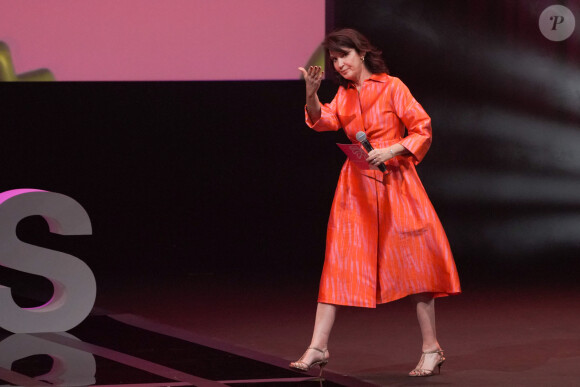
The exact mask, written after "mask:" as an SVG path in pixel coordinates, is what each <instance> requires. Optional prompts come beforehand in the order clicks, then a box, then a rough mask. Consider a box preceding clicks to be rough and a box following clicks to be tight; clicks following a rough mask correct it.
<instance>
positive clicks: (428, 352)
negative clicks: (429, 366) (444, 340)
mask: <svg viewBox="0 0 580 387" xmlns="http://www.w3.org/2000/svg"><path fill="white" fill-rule="evenodd" d="M423 353H424V354H425V355H429V354H431V353H440V354H443V350H442V349H436V350H434V351H425V352H423Z"/></svg>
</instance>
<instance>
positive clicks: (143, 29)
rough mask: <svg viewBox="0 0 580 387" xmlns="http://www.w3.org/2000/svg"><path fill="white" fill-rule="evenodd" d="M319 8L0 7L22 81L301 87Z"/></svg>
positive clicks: (238, 3)
mask: <svg viewBox="0 0 580 387" xmlns="http://www.w3.org/2000/svg"><path fill="white" fill-rule="evenodd" d="M324 10H325V4H324V0H292V1H271V0H212V1H207V0H171V1H166V0H84V1H77V0H27V1H15V0H0V26H1V28H0V41H4V42H5V43H7V44H8V45H9V46H10V49H11V50H12V55H13V58H14V64H15V66H16V70H17V71H18V72H19V73H22V72H26V71H30V70H34V69H37V68H41V67H43V68H49V69H50V70H51V71H52V72H53V73H54V74H55V76H56V78H57V80H60V81H93V80H94V81H103V80H114V81H117V80H129V81H133V80H276V79H298V77H299V72H298V71H297V70H296V68H297V67H298V66H300V65H305V64H306V63H307V62H308V60H309V58H310V57H311V56H312V55H313V53H314V52H315V51H316V49H317V47H318V46H319V44H320V42H321V41H322V39H323V37H324V26H325V16H324V15H325V12H324Z"/></svg>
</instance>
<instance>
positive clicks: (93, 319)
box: [0, 314, 371, 387]
mask: <svg viewBox="0 0 580 387" xmlns="http://www.w3.org/2000/svg"><path fill="white" fill-rule="evenodd" d="M286 365H287V362H286V361H284V360H282V359H278V358H274V357H271V356H267V355H263V354H260V353H257V352H254V351H251V350H246V349H242V348H236V347H235V346H232V345H226V344H224V343H220V342H217V341H214V340H211V339H208V338H204V337H201V336H198V335H195V334H192V333H190V332H187V331H184V330H180V329H177V328H172V327H169V326H165V325H163V324H159V323H155V322H152V321H150V320H146V319H143V318H140V317H138V316H135V315H130V314H124V315H95V314H93V315H91V316H90V317H89V318H87V319H86V320H85V321H83V323H81V324H80V325H79V326H77V327H75V328H74V329H72V330H70V331H69V332H66V333H39V334H11V333H8V332H4V333H3V334H2V336H1V341H0V381H2V382H4V383H3V384H2V385H17V386H50V385H63V386H89V385H94V386H113V385H115V386H117V385H123V386H224V385H228V386H250V385H260V386H275V385H296V386H319V385H324V386H329V387H332V386H358V385H360V386H362V385H365V384H366V383H364V382H361V381H358V380H356V379H354V378H349V377H345V376H341V375H337V374H334V373H332V372H325V373H324V375H323V376H322V377H320V378H319V377H318V376H317V375H316V376H312V375H308V374H303V373H298V372H294V371H292V370H290V369H288V368H287V367H286ZM311 373H312V372H311ZM313 374H315V373H313ZM368 385H371V384H368Z"/></svg>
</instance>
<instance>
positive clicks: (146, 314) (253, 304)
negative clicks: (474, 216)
mask: <svg viewBox="0 0 580 387" xmlns="http://www.w3.org/2000/svg"><path fill="white" fill-rule="evenodd" d="M242 277H244V276H242ZM242 277H240V278H237V279H235V278H221V277H220V276H219V275H213V274H207V275H205V276H189V277H188V276H179V275H176V276H173V277H172V276H163V278H165V280H159V281H157V282H156V283H154V284H149V285H147V286H145V285H144V284H143V282H142V280H140V279H139V278H135V279H134V280H124V281H110V282H109V283H107V282H104V281H101V283H100V291H99V292H98V296H97V303H96V306H95V308H94V310H93V313H92V314H91V315H90V316H89V317H88V318H87V319H86V320H85V321H84V322H82V323H81V324H80V325H79V326H77V327H75V328H74V329H72V330H70V331H69V332H66V333H44V334H11V333H9V332H3V333H2V334H1V337H0V339H1V340H0V385H19V386H44V385H53V386H54V385H68V386H88V385H97V386H112V385H117V386H118V385H123V386H191V385H194V386H220V385H221V386H223V385H230V386H251V385H260V386H319V385H323V386H438V385H447V386H577V385H580V368H579V367H578V366H577V364H578V363H579V362H580V298H579V297H578V296H579V295H580V287H579V286H578V284H573V283H558V281H549V282H544V283H541V282H532V283H527V284H515V283H512V284H509V285H508V284H503V285H501V284H495V285H494V284H491V283H483V282H481V283H480V284H479V285H475V284H474V283H470V282H469V281H465V283H464V293H463V294H461V295H459V296H456V297H447V298H445V299H441V300H439V301H437V318H438V320H437V323H438V326H437V328H438V336H439V339H440V342H441V345H442V346H443V348H444V349H445V351H446V353H445V355H446V358H447V361H446V363H445V365H444V367H443V368H442V373H441V375H436V376H434V377H430V378H410V377H408V376H406V374H407V372H408V371H409V370H410V369H412V368H413V367H414V365H415V364H416V362H417V360H418V358H419V355H420V335H419V329H418V326H417V322H416V317H415V315H414V310H413V305H412V304H411V303H409V302H408V301H407V300H400V301H396V302H393V303H390V304H387V305H383V306H379V307H378V308H377V309H375V310H371V309H363V308H342V309H341V310H340V311H339V314H338V318H337V321H336V325H335V328H334V330H333V333H332V337H331V343H330V352H331V359H330V362H329V365H328V366H327V367H326V368H325V370H324V373H323V378H322V379H319V378H318V377H317V376H318V370H316V371H312V372H311V373H310V374H302V373H299V372H294V371H292V370H290V369H288V367H287V365H288V363H289V362H290V361H291V360H296V359H297V358H298V357H300V355H301V354H302V352H303V351H304V349H305V348H306V346H307V345H308V341H309V339H310V335H311V332H312V323H313V321H314V312H315V308H316V282H315V281H313V280H312V279H311V278H296V279H295V280H292V281H289V282H287V283H280V282H278V281H277V280H276V279H275V278H273V279H271V280H267V279H263V278H262V279H256V278H254V279H252V278H246V277H244V278H242ZM296 284H301V286H300V287H297V286H296ZM2 382H3V383H2Z"/></svg>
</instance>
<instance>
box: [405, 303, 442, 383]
mask: <svg viewBox="0 0 580 387" xmlns="http://www.w3.org/2000/svg"><path fill="white" fill-rule="evenodd" d="M413 300H414V301H415V303H416V304H417V320H419V327H420V328H421V336H422V338H423V348H422V350H423V352H432V351H438V350H440V349H441V347H440V346H439V342H438V341H437V331H436V329H435V298H433V294H431V293H421V294H415V295H414V296H413ZM441 357H442V355H441V354H439V353H431V354H425V355H423V356H421V360H420V361H419V364H417V367H416V369H421V370H427V371H433V370H434V369H435V367H436V366H437V363H439V362H440V361H441ZM416 373H417V371H415V370H414V371H411V373H410V375H413V374H416Z"/></svg>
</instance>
